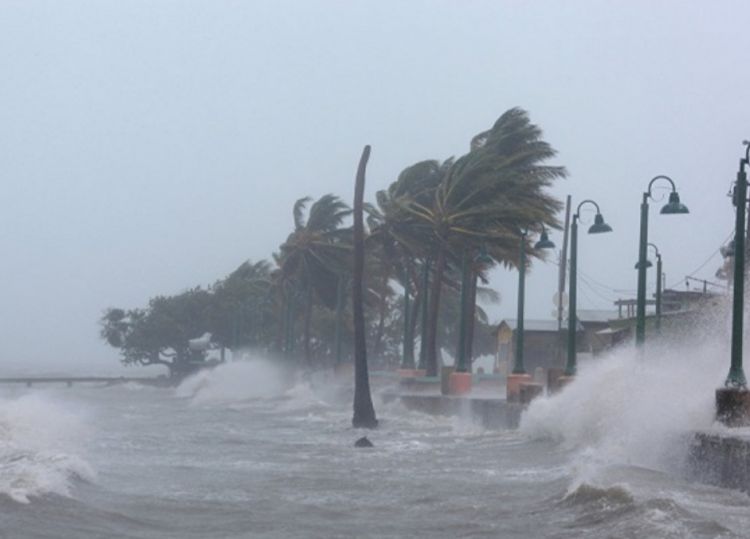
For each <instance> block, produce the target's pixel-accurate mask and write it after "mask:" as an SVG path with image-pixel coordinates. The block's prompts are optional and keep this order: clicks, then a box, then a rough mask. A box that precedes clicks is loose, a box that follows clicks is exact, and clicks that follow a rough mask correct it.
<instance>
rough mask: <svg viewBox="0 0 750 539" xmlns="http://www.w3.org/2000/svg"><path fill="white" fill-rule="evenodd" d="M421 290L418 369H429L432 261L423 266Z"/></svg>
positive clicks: (426, 261)
mask: <svg viewBox="0 0 750 539" xmlns="http://www.w3.org/2000/svg"><path fill="white" fill-rule="evenodd" d="M419 289H420V290H421V296H422V297H421V301H422V305H421V307H420V310H419V311H420V320H419V324H420V330H421V331H420V335H419V363H418V364H417V368H418V369H427V319H428V318H429V313H428V311H427V309H428V307H429V305H428V300H429V297H430V294H429V292H430V290H429V289H430V261H429V260H425V262H424V265H423V266H422V285H421V286H420V288H419Z"/></svg>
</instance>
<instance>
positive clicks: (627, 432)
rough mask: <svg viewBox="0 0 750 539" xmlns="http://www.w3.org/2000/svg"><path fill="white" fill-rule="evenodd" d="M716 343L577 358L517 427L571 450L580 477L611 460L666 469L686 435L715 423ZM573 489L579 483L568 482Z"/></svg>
mask: <svg viewBox="0 0 750 539" xmlns="http://www.w3.org/2000/svg"><path fill="white" fill-rule="evenodd" d="M724 348H725V346H721V345H719V344H717V343H716V342H712V341H703V344H700V345H698V344H695V343H693V342H691V343H690V345H682V346H681V345H678V344H675V343H672V345H671V346H669V347H667V346H664V345H661V346H659V345H657V343H651V344H649V345H648V348H647V349H646V353H645V355H644V356H643V357H641V356H640V355H639V354H638V353H637V351H636V350H634V349H633V348H620V349H617V350H615V351H613V352H612V353H611V354H608V355H606V356H603V357H601V358H598V359H596V360H592V361H591V362H589V363H587V364H584V365H581V368H580V369H579V374H578V376H577V377H576V378H575V380H574V381H573V382H572V383H570V384H569V385H568V386H567V387H565V388H564V389H563V391H561V392H560V393H558V394H556V395H554V396H551V397H543V398H539V399H537V400H536V401H534V402H533V403H532V404H531V405H530V407H529V409H528V411H527V412H526V413H525V414H524V416H523V417H522V421H521V431H522V433H524V434H526V435H528V436H530V437H532V438H552V439H556V440H558V441H560V442H561V443H562V444H564V446H565V447H568V448H571V449H576V450H577V455H578V462H577V463H576V465H577V466H578V468H579V469H578V475H579V481H578V482H577V484H581V483H582V482H591V481H594V480H595V477H594V476H597V475H599V474H598V473H597V472H598V471H600V470H601V469H603V468H605V467H607V466H612V465H632V466H641V467H645V468H650V469H657V470H671V469H673V468H674V466H675V465H678V464H680V463H681V462H682V459H683V457H684V455H685V452H686V451H687V447H688V444H687V442H686V437H689V435H690V433H691V432H694V431H696V430H701V429H706V428H710V427H711V426H712V424H713V422H714V400H713V399H714V391H715V389H716V388H717V387H719V386H720V385H721V382H722V380H723V377H724V376H725V374H726V373H725V371H726V368H727V361H722V358H726V357H728V355H727V353H725V350H724ZM572 488H577V486H575V485H574V486H573V487H572Z"/></svg>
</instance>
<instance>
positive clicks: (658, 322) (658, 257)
mask: <svg viewBox="0 0 750 539" xmlns="http://www.w3.org/2000/svg"><path fill="white" fill-rule="evenodd" d="M648 246H649V247H652V248H653V249H654V252H655V253H656V333H657V334H659V333H661V292H662V290H661V288H662V279H663V276H664V273H663V272H662V264H661V253H660V252H659V248H658V247H657V246H656V245H654V244H653V243H650V242H649V244H648ZM639 265H640V263H639V262H636V263H635V269H638V267H639ZM651 266H653V264H652V263H651V261H650V260H648V259H647V260H646V269H648V268H650V267H651Z"/></svg>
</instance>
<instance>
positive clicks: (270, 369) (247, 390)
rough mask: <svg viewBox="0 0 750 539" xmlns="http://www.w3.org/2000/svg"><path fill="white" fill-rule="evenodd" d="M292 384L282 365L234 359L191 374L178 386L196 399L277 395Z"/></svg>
mask: <svg viewBox="0 0 750 539" xmlns="http://www.w3.org/2000/svg"><path fill="white" fill-rule="evenodd" d="M288 386H289V382H288V378H287V377H285V376H284V372H283V370H282V369H281V368H279V367H277V366H276V365H274V364H273V363H271V362H270V361H266V360H264V359H259V358H256V359H252V360H249V361H233V362H231V363H224V364H222V365H219V366H218V367H216V368H214V369H210V370H202V371H200V372H198V373H197V374H194V375H193V376H190V377H188V378H187V379H186V380H185V381H183V382H182V383H181V384H180V385H179V387H177V389H176V390H175V392H176V395H177V396H178V397H187V398H191V399H192V400H193V402H195V403H211V402H239V401H246V400H251V399H264V398H270V397H277V396H279V395H281V394H283V393H284V391H286V390H287V388H288Z"/></svg>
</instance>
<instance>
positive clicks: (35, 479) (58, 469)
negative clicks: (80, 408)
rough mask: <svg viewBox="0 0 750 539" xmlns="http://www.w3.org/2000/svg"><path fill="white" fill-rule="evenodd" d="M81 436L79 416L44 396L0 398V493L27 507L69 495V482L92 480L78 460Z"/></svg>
mask: <svg viewBox="0 0 750 539" xmlns="http://www.w3.org/2000/svg"><path fill="white" fill-rule="evenodd" d="M84 432H85V429H84V423H83V420H82V418H81V416H80V414H78V413H75V412H73V411H71V410H69V409H68V408H67V407H66V405H65V403H63V402H58V401H55V400H52V399H51V398H50V397H49V396H46V395H45V394H44V393H41V392H39V393H31V394H28V395H25V396H22V397H19V398H16V399H13V400H5V399H0V494H2V495H6V496H8V497H10V498H11V499H13V500H15V501H17V502H20V503H28V502H29V501H30V498H33V497H37V496H42V495H44V494H50V493H53V494H59V495H62V496H68V495H70V488H71V480H72V479H73V478H74V477H80V478H84V479H89V480H90V479H93V476H94V472H93V470H92V469H91V467H90V466H89V464H88V463H87V462H86V461H85V460H84V459H83V458H82V457H81V456H80V449H81V448H80V445H79V444H80V440H81V439H82V438H83V434H84Z"/></svg>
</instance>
